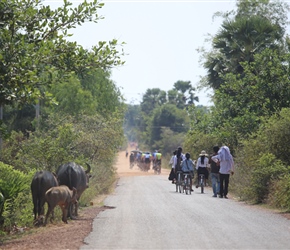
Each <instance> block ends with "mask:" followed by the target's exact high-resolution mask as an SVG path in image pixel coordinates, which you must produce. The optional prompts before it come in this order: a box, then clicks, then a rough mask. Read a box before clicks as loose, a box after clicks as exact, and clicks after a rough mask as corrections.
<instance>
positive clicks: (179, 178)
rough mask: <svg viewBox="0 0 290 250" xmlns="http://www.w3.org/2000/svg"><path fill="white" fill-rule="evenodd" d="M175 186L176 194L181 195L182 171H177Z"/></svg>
mask: <svg viewBox="0 0 290 250" xmlns="http://www.w3.org/2000/svg"><path fill="white" fill-rule="evenodd" d="M175 185H176V192H178V191H179V193H181V191H182V192H183V183H182V171H177V173H176V182H175Z"/></svg>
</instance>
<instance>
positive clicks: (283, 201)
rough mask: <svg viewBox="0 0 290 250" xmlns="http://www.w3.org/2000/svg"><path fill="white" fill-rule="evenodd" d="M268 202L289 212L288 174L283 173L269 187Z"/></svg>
mask: <svg viewBox="0 0 290 250" xmlns="http://www.w3.org/2000/svg"><path fill="white" fill-rule="evenodd" d="M269 203H270V204H271V205H272V206H274V207H277V208H279V209H283V210H285V212H290V174H287V175H284V176H282V177H281V178H280V180H278V181H277V182H275V183H274V184H273V187H272V188H271V189H270V194H269Z"/></svg>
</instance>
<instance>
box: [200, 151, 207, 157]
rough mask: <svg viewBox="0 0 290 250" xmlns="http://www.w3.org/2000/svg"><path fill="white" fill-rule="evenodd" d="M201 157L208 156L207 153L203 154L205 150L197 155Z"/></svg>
mask: <svg viewBox="0 0 290 250" xmlns="http://www.w3.org/2000/svg"><path fill="white" fill-rule="evenodd" d="M203 155H204V156H208V155H207V153H206V152H205V150H202V151H201V152H200V155H199V156H203Z"/></svg>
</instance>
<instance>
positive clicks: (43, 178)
mask: <svg viewBox="0 0 290 250" xmlns="http://www.w3.org/2000/svg"><path fill="white" fill-rule="evenodd" d="M55 186H58V181H57V179H56V176H55V175H54V174H53V173H51V172H49V171H47V170H41V171H38V172H36V173H35V175H34V177H33V179H32V181H31V185H30V188H31V193H32V201H33V213H34V223H35V225H37V224H40V223H41V220H42V219H43V216H44V203H45V193H46V191H47V190H48V189H50V188H51V187H55Z"/></svg>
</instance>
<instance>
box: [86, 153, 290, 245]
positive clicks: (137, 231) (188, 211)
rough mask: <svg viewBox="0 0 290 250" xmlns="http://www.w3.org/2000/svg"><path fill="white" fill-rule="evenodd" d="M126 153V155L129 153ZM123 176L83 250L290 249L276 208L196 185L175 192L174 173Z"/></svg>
mask: <svg viewBox="0 0 290 250" xmlns="http://www.w3.org/2000/svg"><path fill="white" fill-rule="evenodd" d="M124 156H125V154H124ZM117 168H118V173H119V175H120V179H119V181H118V184H117V187H116V189H115V192H114V193H113V194H112V195H109V196H108V197H107V198H106V199H105V201H104V203H105V205H106V206H108V207H110V208H112V209H108V210H105V211H103V212H101V213H99V214H98V216H97V217H96V218H95V220H94V223H93V231H92V232H91V233H90V234H89V236H88V237H87V238H86V239H85V244H84V245H83V246H82V247H81V248H80V249H289V246H290V237H289V235H290V221H289V220H287V219H286V218H284V217H282V216H281V215H279V214H276V213H274V212H272V211H268V210H265V209H261V208H259V207H254V206H249V205H245V204H244V203H240V202H237V201H235V200H233V199H228V200H227V199H219V198H213V197H212V191H211V189H210V188H206V190H205V194H201V193H200V190H198V189H195V191H194V192H193V194H192V195H185V194H180V193H176V192H175V186H174V185H172V184H171V183H170V182H169V181H168V179H167V176H168V173H166V174H165V173H164V171H163V175H154V174H152V172H151V173H150V172H149V173H140V172H139V171H138V170H137V169H134V170H133V171H131V170H129V166H128V161H127V163H126V160H125V159H124V158H122V155H120V157H119V161H118V163H117Z"/></svg>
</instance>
